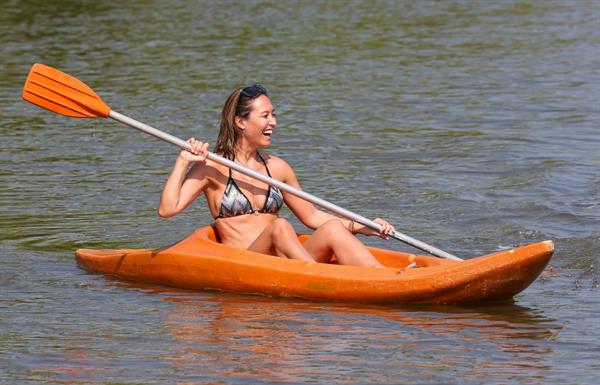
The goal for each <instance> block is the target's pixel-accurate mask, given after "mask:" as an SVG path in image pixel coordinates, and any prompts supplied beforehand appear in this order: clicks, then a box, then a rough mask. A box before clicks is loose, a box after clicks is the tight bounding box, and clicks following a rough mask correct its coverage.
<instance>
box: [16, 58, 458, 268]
mask: <svg viewBox="0 0 600 385" xmlns="http://www.w3.org/2000/svg"><path fill="white" fill-rule="evenodd" d="M23 99H25V100H27V101H28V102H31V103H33V104H35V105H37V106H40V107H42V108H45V109H47V110H49V111H52V112H55V113H57V114H61V115H65V116H70V117H76V118H111V119H114V120H117V121H119V122H121V123H124V124H127V125H128V126H131V127H133V128H136V129H138V130H140V131H143V132H145V133H147V134H150V135H153V136H156V137H157V138H159V139H162V140H164V141H166V142H169V143H171V144H174V145H176V146H178V147H180V148H182V149H184V150H188V151H189V150H190V149H191V146H190V145H189V143H187V142H186V141H184V140H182V139H179V138H177V137H175V136H173V135H170V134H167V133H166V132H163V131H160V130H158V129H156V128H154V127H151V126H148V125H147V124H144V123H141V122H138V121H137V120H135V119H132V118H129V117H127V116H125V115H123V114H120V113H118V112H116V111H113V110H111V109H110V107H109V106H107V105H106V103H104V102H103V101H102V99H100V97H99V96H98V95H96V93H95V92H94V91H93V90H92V89H91V88H90V87H88V86H87V85H86V84H84V83H83V82H82V81H80V80H79V79H76V78H74V77H72V76H71V75H68V74H66V73H64V72H61V71H59V70H57V69H55V68H52V67H48V66H46V65H43V64H34V65H33V67H32V68H31V71H30V72H29V76H28V77H27V80H26V81H25V86H24V87H23ZM208 158H209V159H211V160H212V161H214V162H217V163H220V164H222V165H225V166H227V167H229V168H231V169H233V170H236V171H239V172H241V173H242V174H245V175H248V176H250V177H252V178H255V179H258V180H260V181H262V182H265V183H268V184H269V185H271V186H275V187H277V188H278V189H280V190H283V191H286V192H289V193H290V194H293V195H296V196H298V197H299V198H302V199H304V200H306V201H309V202H311V203H313V204H315V205H317V206H320V207H322V208H324V209H327V210H329V211H332V212H334V213H336V214H338V215H340V216H342V217H344V218H348V219H351V220H353V221H355V222H358V223H360V224H362V225H364V226H367V227H369V228H371V229H373V230H376V231H379V228H380V225H378V224H377V223H375V222H373V221H371V220H370V219H368V218H365V217H363V216H360V215H357V214H355V213H353V212H351V211H348V210H346V209H344V208H342V207H339V206H337V205H334V204H333V203H330V202H328V201H326V200H323V199H321V198H317V197H316V196H314V195H311V194H308V193H307V192H304V191H302V190H299V189H297V188H295V187H292V186H289V185H287V184H285V183H282V182H280V181H278V180H275V179H273V178H270V177H268V176H265V175H262V174H260V173H258V172H256V171H254V170H251V169H249V168H246V167H244V166H241V165H239V164H237V163H234V162H232V161H230V160H228V159H225V158H223V157H221V156H219V155H216V154H214V153H209V154H208ZM390 237H392V238H394V239H397V240H399V241H402V242H404V243H407V244H409V245H411V246H413V247H416V248H417V249H420V250H423V251H426V252H428V253H430V254H432V255H435V256H438V257H442V258H447V259H452V260H459V261H460V260H461V259H460V258H458V257H456V256H454V255H452V254H449V253H446V252H445V251H442V250H440V249H437V248H435V247H433V246H430V245H428V244H426V243H423V242H421V241H419V240H417V239H414V238H411V237H409V236H407V235H404V234H402V233H399V232H397V231H396V232H394V233H393V234H390Z"/></svg>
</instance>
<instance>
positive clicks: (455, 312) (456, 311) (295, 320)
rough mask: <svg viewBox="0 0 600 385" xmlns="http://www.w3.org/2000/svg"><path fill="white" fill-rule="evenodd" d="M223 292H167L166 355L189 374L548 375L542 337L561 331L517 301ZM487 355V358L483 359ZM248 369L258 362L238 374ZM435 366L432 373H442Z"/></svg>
mask: <svg viewBox="0 0 600 385" xmlns="http://www.w3.org/2000/svg"><path fill="white" fill-rule="evenodd" d="M215 299H216V298H214V297H211V298H208V300H207V299H206V298H201V299H198V298H185V297H170V298H169V297H167V298H165V300H167V301H170V302H172V303H173V306H172V307H171V312H170V315H169V317H168V319H167V320H166V321H165V323H166V325H167V328H168V330H169V331H170V332H171V333H172V335H173V338H174V339H175V340H177V341H178V343H177V345H176V346H177V349H174V350H172V351H171V355H170V356H169V357H167V359H169V360H172V361H173V365H176V366H177V367H178V368H179V369H181V370H183V371H190V370H192V369H194V368H195V369H199V368H200V370H201V371H202V372H203V373H211V374H212V375H214V376H215V377H219V376H225V377H228V378H230V377H233V378H235V377H237V376H240V377H241V378H244V379H246V380H249V381H256V380H271V381H284V382H288V381H291V382H295V381H301V380H302V379H304V380H307V378H308V379H310V378H314V379H315V380H317V379H319V378H321V379H323V378H330V379H331V380H335V381H340V380H341V381H342V382H343V380H344V379H346V380H348V381H349V382H352V381H353V379H352V378H348V373H346V371H345V370H344V368H346V367H360V366H363V367H364V368H365V370H366V369H367V368H369V369H375V368H378V369H379V375H378V376H376V377H375V379H376V381H381V382H382V383H390V381H394V378H393V376H390V374H391V373H411V371H416V372H418V373H420V374H419V376H418V377H421V376H422V373H423V371H424V370H432V371H433V372H434V373H435V372H437V371H443V370H448V369H452V370H455V369H453V367H454V366H455V365H457V364H461V367H462V369H461V370H460V372H461V374H462V375H464V376H467V377H468V378H480V379H485V378H488V379H489V378H490V377H493V376H495V375H497V374H498V373H502V378H506V373H507V372H511V371H514V372H515V373H518V372H520V371H521V370H522V368H523V367H526V368H527V369H528V370H529V371H530V373H529V375H533V376H537V377H538V378H543V377H544V376H545V372H547V370H548V369H549V368H550V365H549V364H548V362H547V356H548V355H549V354H551V353H552V348H551V347H550V346H546V344H544V343H543V341H546V340H549V339H551V338H552V337H553V336H554V335H555V334H556V333H558V332H559V327H557V326H556V325H555V324H553V323H552V320H549V319H547V318H545V317H544V316H543V315H542V314H539V313H538V312H536V311H533V310H530V309H527V308H524V307H519V306H516V305H512V304H511V305H498V306H496V307H490V308H482V309H469V308H455V307H446V306H444V307H419V308H406V309H392V308H382V307H365V308H359V309H357V308H355V307H345V306H337V305H322V304H311V303H293V302H285V301H284V302H281V301H277V302H271V301H267V300H256V299H241V298H236V299H235V301H231V298H226V299H224V300H215ZM540 342H542V343H540ZM215 348H216V349H217V352H215ZM364 351H368V352H369V354H368V358H366V357H365V356H364V354H362V352H364ZM480 355H487V356H488V357H487V359H486V360H485V361H486V363H485V364H484V365H480V364H481V362H480V359H481V356H480ZM427 357H429V358H427ZM492 357H493V359H491V360H490V358H492ZM467 363H471V364H470V365H468V366H467V367H465V366H464V365H463V364H467ZM229 365H231V367H229ZM240 367H244V368H251V369H250V370H249V371H245V372H244V373H236V371H239V368H240ZM389 368H394V369H393V371H392V370H389ZM465 369H466V370H465ZM532 371H534V372H535V374H533V373H532ZM307 373H308V374H309V375H308V377H307ZM434 373H432V374H430V375H431V376H432V377H431V378H432V379H435V378H436V377H437V376H438V375H436V374H434ZM408 378H410V375H409V376H408ZM439 378H443V376H442V377H439Z"/></svg>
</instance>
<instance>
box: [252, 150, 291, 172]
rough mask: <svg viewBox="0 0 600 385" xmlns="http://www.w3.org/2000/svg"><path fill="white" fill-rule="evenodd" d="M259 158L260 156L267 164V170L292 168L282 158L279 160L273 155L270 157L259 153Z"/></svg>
mask: <svg viewBox="0 0 600 385" xmlns="http://www.w3.org/2000/svg"><path fill="white" fill-rule="evenodd" d="M260 156H262V158H263V159H264V160H265V162H266V163H267V167H269V169H271V168H273V169H280V170H285V169H288V170H291V169H292V167H291V166H290V165H289V163H288V162H286V161H285V160H284V159H283V158H280V157H278V156H275V155H271V154H265V153H261V154H260Z"/></svg>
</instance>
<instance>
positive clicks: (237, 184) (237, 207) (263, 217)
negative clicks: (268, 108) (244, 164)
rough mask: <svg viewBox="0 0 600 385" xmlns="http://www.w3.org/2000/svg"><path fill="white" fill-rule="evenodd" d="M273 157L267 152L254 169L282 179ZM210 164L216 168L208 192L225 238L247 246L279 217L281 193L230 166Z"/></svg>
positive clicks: (209, 200) (222, 238)
mask: <svg viewBox="0 0 600 385" xmlns="http://www.w3.org/2000/svg"><path fill="white" fill-rule="evenodd" d="M259 159H260V158H259ZM271 160H272V158H271V157H269V156H265V155H263V156H262V159H260V160H258V161H257V162H256V163H254V164H253V165H252V168H253V169H254V170H255V171H257V172H259V173H261V174H263V175H266V176H269V174H270V176H272V177H273V178H275V179H278V180H280V178H278V175H277V171H278V169H277V167H273V162H272V161H271ZM263 161H264V163H263ZM207 166H209V167H211V170H212V172H211V173H210V174H209V179H210V182H211V183H210V184H209V186H208V188H207V189H206V190H205V191H204V195H205V197H206V200H207V203H208V206H209V209H210V211H211V214H212V215H213V217H214V218H215V227H216V229H217V231H218V233H219V235H220V237H221V241H222V242H223V243H224V244H227V245H231V246H233V247H238V248H242V249H246V248H248V246H250V244H251V243H252V242H253V241H254V240H255V239H256V238H257V237H258V236H259V235H260V234H261V233H262V232H263V231H264V229H265V228H266V227H267V226H268V225H269V224H270V223H272V222H273V221H274V220H275V219H276V218H277V217H278V215H277V212H278V211H279V208H280V207H281V205H282V203H283V199H282V195H281V192H279V190H277V189H275V188H272V187H269V185H268V184H266V183H263V182H261V181H258V180H256V179H254V178H251V177H249V176H246V175H244V174H242V173H240V172H237V171H235V170H230V169H229V168H228V167H226V166H222V165H219V164H216V163H214V162H210V163H207ZM226 190H227V194H226Z"/></svg>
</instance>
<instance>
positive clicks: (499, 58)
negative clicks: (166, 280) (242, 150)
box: [0, 0, 600, 384]
mask: <svg viewBox="0 0 600 385" xmlns="http://www.w3.org/2000/svg"><path fill="white" fill-rule="evenodd" d="M599 19H600V6H599V4H598V2H594V1H576V2H572V1H558V0H557V1H541V2H535V3H534V4H528V3H523V2H516V1H514V2H513V1H498V2H481V3H472V2H467V1H464V2H460V1H455V2H428V1H421V2H416V3H413V2H362V1H356V2H341V1H340V2H337V1H331V2H316V1H315V2H255V1H252V2H241V1H227V2H218V3H217V2H197V3H193V2H172V3H171V2H170V3H169V5H168V6H165V5H163V3H161V2H157V1H145V2H141V3H137V4H110V3H98V2H91V1H82V2H75V1H60V2H59V1H48V0H46V1H43V2H42V1H29V2H19V1H11V0H9V1H5V2H3V3H2V4H1V5H0V55H1V56H0V57H1V59H2V60H1V61H0V62H1V63H2V71H0V116H1V122H2V124H1V125H0V134H1V135H2V146H1V148H0V165H1V167H0V174H1V178H0V204H1V207H2V210H1V211H0V224H1V226H2V228H1V232H0V234H1V235H0V239H1V241H2V242H1V243H0V255H1V261H2V264H1V267H0V292H1V293H2V294H1V297H0V299H1V300H0V309H1V313H0V314H1V316H0V330H1V333H0V383H7V384H25V383H27V384H29V383H39V384H49V383H68V384H74V383H82V384H83V383H85V384H104V383H123V384H125V383H127V384H132V383H145V384H151V383H157V384H159V383H182V384H183V383H186V384H188V383H190V384H191V383H194V384H196V383H198V384H200V383H224V384H238V383H265V384H266V383H271V384H272V383H307V382H317V383H336V384H362V383H381V384H390V383H486V384H487V383H522V384H564V383H569V384H592V383H595V382H594V378H595V377H596V376H597V374H598V370H599V369H600V365H599V364H598V353H600V343H598V340H600V330H599V328H598V324H597V323H596V322H595V319H596V317H595V314H594V313H596V312H597V311H598V310H599V309H600V306H599V305H600V304H599V300H598V279H599V276H600V273H599V269H598V252H597V250H598V248H599V247H600V214H599V210H598V207H599V204H600V174H599V173H598V170H599V166H600V152H599V150H598V148H599V142H600V141H599V139H598V134H597V126H598V122H599V121H600V111H599V108H598V102H597V101H598V99H599V96H600V72H598V68H600V32H599V29H598V23H597V21H598V20H599ZM34 62H41V63H45V64H48V65H52V66H55V67H57V68H60V69H62V70H64V71H66V72H68V73H71V74H73V75H75V76H77V77H79V78H80V79H82V80H84V81H85V82H86V83H87V84H89V85H90V86H91V87H92V88H94V90H96V92H98V93H99V94H100V96H101V97H102V98H103V99H104V100H105V101H106V102H107V103H108V104H109V105H110V106H111V107H112V108H113V109H115V110H116V111H119V112H122V113H125V114H127V115H130V116H132V117H134V118H138V119H139V120H142V121H144V122H146V123H149V124H152V125H155V126H156V127H159V128H161V129H164V130H166V131H168V132H170V133H172V134H174V135H176V136H180V137H183V138H186V137H189V136H191V135H194V136H196V137H199V138H206V139H205V140H208V141H211V142H213V143H214V139H215V137H216V122H217V120H218V115H219V110H220V107H221V104H222V103H223V101H224V99H225V97H226V96H227V95H228V93H229V92H230V91H231V90H232V89H233V88H235V87H237V86H239V85H242V84H251V83H254V82H260V83H262V84H264V85H265V86H267V87H268V89H269V90H270V93H271V95H272V98H273V101H274V103H275V105H276V108H277V110H278V113H279V125H278V127H277V131H276V134H275V137H274V146H273V147H272V148H271V150H270V151H271V152H273V153H276V154H278V155H281V156H283V157H284V158H285V159H286V160H288V162H289V163H291V164H292V165H294V167H295V169H296V171H297V174H298V176H299V178H300V180H301V182H302V184H303V187H304V189H305V190H307V191H308V192H310V193H312V194H314V195H317V196H319V197H322V198H324V199H327V200H330V201H332V202H335V203H337V204H339V205H341V206H342V207H346V208H349V209H351V210H354V211H356V212H358V213H360V214H362V215H365V216H367V217H376V216H383V217H386V218H388V219H390V220H391V221H392V222H393V223H394V224H395V225H396V226H397V227H398V228H399V229H400V230H401V231H402V232H404V233H406V234H409V235H411V236H413V237H415V238H417V239H421V240H424V241H426V242H428V243H431V244H433V245H435V246H437V247H439V248H441V249H443V250H447V251H449V252H452V253H454V254H457V255H460V256H464V257H472V256H476V255H481V254H484V253H488V252H491V251H495V250H498V249H500V248H504V247H511V246H514V245H517V244H523V243H528V242H534V241H540V240H544V239H552V240H554V241H555V243H556V253H555V255H554V258H553V259H552V261H551V263H550V267H549V269H548V270H547V271H545V272H544V274H543V275H542V276H541V277H540V278H539V279H538V280H537V281H536V282H534V283H533V284H532V285H531V286H530V287H529V288H528V289H527V290H526V291H524V292H523V293H522V294H520V295H519V296H517V297H516V298H515V301H514V303H508V304H498V305H490V306H479V307H455V306H428V307H404V306H396V307H377V306H344V305H336V304H319V303H310V302H302V301H282V300H274V299H269V298H260V297H247V296H237V295H232V294H222V293H194V292H186V291H177V290H173V289H167V288H160V287H154V286H152V287H149V286H143V285H134V284H127V283H123V282H119V281H114V280H111V279H109V278H106V277H103V276H98V275H92V274H87V273H86V272H84V271H82V270H80V269H79V268H77V266H76V264H75V261H74V258H73V251H74V250H75V249H76V248H79V247H88V248H98V247H101V248H124V247H156V246H160V245H165V244H169V243H172V242H174V241H176V240H178V239H180V238H182V237H183V236H185V235H186V234H187V233H189V232H191V231H192V230H193V229H194V228H196V227H198V226H201V225H204V224H206V223H209V222H210V221H211V218H210V215H209V212H208V210H207V209H206V208H205V207H204V205H203V204H202V202H199V203H198V204H195V205H194V206H193V207H191V208H190V209H189V210H188V211H187V212H186V213H184V214H182V215H180V216H178V217H176V218H174V219H172V220H168V221H167V220H162V219H160V218H158V217H157V215H156V212H155V208H156V204H157V200H158V196H159V193H160V190H161V187H162V184H163V182H164V180H165V178H166V176H167V173H168V171H169V169H170V167H171V165H172V162H173V160H174V158H175V156H176V153H177V151H176V149H174V148H172V147H170V146H169V145H167V144H163V143H162V142H159V141H157V140H154V139H152V138H149V137H146V136H145V135H142V134H140V133H138V132H135V131H133V130H131V129H129V128H127V127H125V126H122V125H119V124H117V123H115V122H112V121H104V120H75V119H68V118H64V117H60V116H56V115H53V114H51V113H48V112H45V111H42V110H40V109H37V108H36V107H34V106H31V105H29V104H27V103H25V102H23V101H21V100H20V92H21V88H22V85H23V82H24V79H25V76H26V73H27V72H28V70H29V68H30V66H31V65H32V64H33V63H34ZM284 215H285V216H288V217H291V214H290V213H289V212H285V213H284ZM295 224H296V226H297V228H298V229H299V230H303V228H302V226H301V225H300V224H299V223H298V222H297V221H296V222H295ZM365 241H366V242H368V243H369V244H373V245H377V246H384V247H394V248H398V249H407V250H410V249H408V247H407V246H404V245H402V244H399V243H398V244H392V243H384V242H383V241H379V240H375V239H365Z"/></svg>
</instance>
